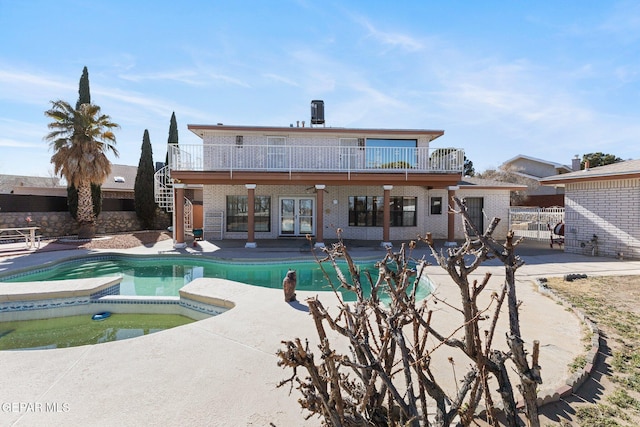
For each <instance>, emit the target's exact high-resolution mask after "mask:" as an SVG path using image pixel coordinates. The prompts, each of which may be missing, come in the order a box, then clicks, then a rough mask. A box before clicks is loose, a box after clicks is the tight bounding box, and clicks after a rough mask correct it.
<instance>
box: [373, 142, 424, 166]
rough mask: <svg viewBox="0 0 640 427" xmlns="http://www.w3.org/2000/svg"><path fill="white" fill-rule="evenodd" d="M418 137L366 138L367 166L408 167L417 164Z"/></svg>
mask: <svg viewBox="0 0 640 427" xmlns="http://www.w3.org/2000/svg"><path fill="white" fill-rule="evenodd" d="M417 145H418V141H417V140H416V139H378V138H367V140H366V159H365V162H366V166H367V168H375V169H377V168H382V169H406V168H413V167H415V166H416V147H417Z"/></svg>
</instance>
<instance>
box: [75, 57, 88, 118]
mask: <svg viewBox="0 0 640 427" xmlns="http://www.w3.org/2000/svg"><path fill="white" fill-rule="evenodd" d="M82 104H91V92H90V91H89V70H87V66H86V65H85V67H84V68H83V69H82V76H80V85H79V88H78V102H76V110H77V109H79V108H80V106H81V105H82Z"/></svg>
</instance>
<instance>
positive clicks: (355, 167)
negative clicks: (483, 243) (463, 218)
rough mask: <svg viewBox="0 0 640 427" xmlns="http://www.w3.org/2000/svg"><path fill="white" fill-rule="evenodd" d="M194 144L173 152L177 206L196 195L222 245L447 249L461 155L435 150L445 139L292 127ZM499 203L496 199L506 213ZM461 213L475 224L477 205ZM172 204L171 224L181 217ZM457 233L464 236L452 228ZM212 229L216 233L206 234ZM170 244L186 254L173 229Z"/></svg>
mask: <svg viewBox="0 0 640 427" xmlns="http://www.w3.org/2000/svg"><path fill="white" fill-rule="evenodd" d="M188 129H189V130H190V131H191V132H193V133H194V134H196V135H197V136H198V137H200V138H202V144H198V145H184V144H180V145H174V146H172V147H170V153H169V154H170V155H169V168H170V173H171V179H172V182H173V191H174V200H178V201H180V200H183V198H184V194H185V191H186V190H188V189H189V188H193V187H200V186H201V188H202V203H203V211H204V213H203V215H204V232H205V235H207V234H208V235H207V238H211V237H212V236H211V233H215V234H216V236H214V238H215V237H219V238H225V239H246V245H245V246H246V247H255V246H256V245H257V241H258V240H260V239H276V238H286V237H301V236H306V235H311V236H313V239H314V240H315V241H316V244H317V245H323V244H324V239H325V237H326V238H331V239H335V238H336V237H337V236H336V231H337V229H340V230H341V235H342V237H343V238H344V239H359V240H360V239H361V240H373V241H376V240H377V241H379V242H381V244H383V245H387V244H390V242H391V241H392V240H410V239H415V238H416V236H417V235H418V234H420V235H424V234H425V233H426V232H431V233H432V235H433V237H434V238H436V239H446V240H448V241H453V240H454V239H455V238H456V237H457V238H460V237H461V236H462V234H461V231H458V232H457V231H456V226H455V222H456V219H455V215H454V214H453V213H452V212H451V211H450V210H449V208H448V206H449V200H450V199H451V196H452V195H453V194H455V192H456V190H460V187H458V184H459V182H460V181H461V178H462V170H463V163H464V152H463V150H461V149H458V148H433V147H431V142H432V141H434V140H435V139H436V138H438V137H440V136H442V135H443V134H444V131H442V130H422V129H348V128H333V127H324V126H318V123H314V120H313V117H312V126H307V127H305V126H304V123H303V125H302V126H300V125H299V124H297V125H295V126H294V125H291V126H289V127H268V126H229V125H222V124H218V125H188ZM508 191H509V190H508V189H506V190H505V189H502V193H504V194H507V197H506V199H505V198H504V197H503V196H504V194H501V195H500V196H499V197H500V200H501V203H502V204H503V205H504V200H506V205H504V206H502V207H504V208H505V209H508ZM467 196H468V197H467V204H468V205H469V206H470V209H471V210H473V212H475V214H476V215H477V217H478V219H479V220H480V221H482V219H483V218H484V217H486V212H485V209H486V208H487V206H484V204H485V203H484V199H483V198H482V197H470V194H467ZM183 208H184V206H183V204H182V203H176V204H175V211H176V212H175V215H176V218H181V217H182V215H183V214H184V212H183ZM458 228H459V230H461V227H458ZM213 230H215V231H213ZM175 233H176V234H175V240H176V245H177V246H180V245H184V233H185V230H184V224H182V223H181V221H177V223H176V227H175Z"/></svg>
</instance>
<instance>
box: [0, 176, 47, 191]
mask: <svg viewBox="0 0 640 427" xmlns="http://www.w3.org/2000/svg"><path fill="white" fill-rule="evenodd" d="M59 184H60V179H59V178H57V177H49V178H43V177H39V176H24V175H0V194H20V191H21V189H24V188H43V189H45V190H44V191H45V194H46V192H47V191H49V190H50V189H52V188H55V187H57V186H58V185H59ZM23 194H24V193H23Z"/></svg>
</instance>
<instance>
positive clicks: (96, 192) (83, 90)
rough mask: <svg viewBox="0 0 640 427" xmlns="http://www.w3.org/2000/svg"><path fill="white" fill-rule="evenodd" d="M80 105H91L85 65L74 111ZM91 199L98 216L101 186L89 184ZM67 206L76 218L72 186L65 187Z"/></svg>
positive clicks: (76, 205) (100, 205)
mask: <svg viewBox="0 0 640 427" xmlns="http://www.w3.org/2000/svg"><path fill="white" fill-rule="evenodd" d="M82 104H91V91H90V90H89V70H88V69H87V66H86V65H85V66H84V68H83V69H82V75H81V76H80V83H79V84H78V102H76V110H77V109H79V108H80V106H81V105H82ZM91 199H92V201H93V213H94V214H95V216H98V215H99V214H100V212H102V186H101V185H99V184H93V183H91ZM67 205H68V206H69V213H70V214H71V217H72V218H73V219H77V217H78V189H77V188H76V187H74V186H73V185H70V186H69V187H67Z"/></svg>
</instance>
